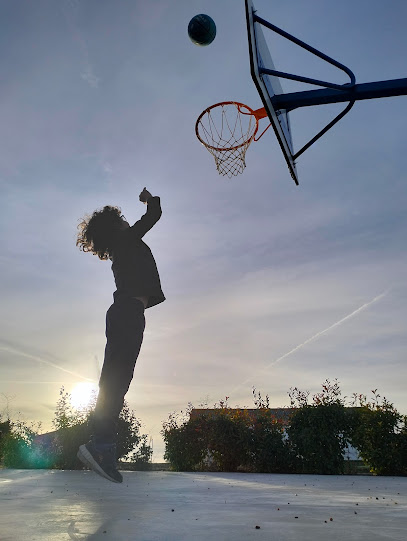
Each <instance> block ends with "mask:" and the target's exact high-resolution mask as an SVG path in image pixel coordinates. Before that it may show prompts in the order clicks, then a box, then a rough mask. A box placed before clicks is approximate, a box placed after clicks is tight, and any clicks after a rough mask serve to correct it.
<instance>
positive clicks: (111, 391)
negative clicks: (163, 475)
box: [76, 188, 165, 483]
mask: <svg viewBox="0 0 407 541" xmlns="http://www.w3.org/2000/svg"><path fill="white" fill-rule="evenodd" d="M139 199H140V201H141V202H143V203H145V204H147V211H146V213H145V214H144V216H142V218H141V219H140V220H139V221H137V222H136V223H135V224H134V225H133V226H131V227H130V225H129V223H128V222H127V221H126V220H125V218H124V216H123V215H122V213H121V209H120V208H119V207H112V206H105V207H104V208H103V209H101V210H96V211H95V212H94V213H93V214H92V216H91V217H88V218H85V219H84V220H83V221H82V222H81V223H80V224H79V225H78V229H79V233H78V237H77V241H76V244H77V246H79V249H80V250H82V251H83V252H91V253H92V254H94V255H97V256H98V257H99V259H102V260H107V259H110V260H111V261H112V271H113V275H114V279H115V283H116V291H115V292H114V294H113V298H114V302H113V304H112V305H111V307H110V308H109V309H108V311H107V314H106V348H105V358H104V363H103V368H102V373H101V376H100V380H99V395H98V398H97V402H96V407H95V411H94V417H93V436H92V438H91V440H90V441H89V443H86V444H84V445H81V446H80V447H79V451H78V458H79V459H80V460H81V461H82V462H83V463H84V464H85V465H86V466H88V467H90V468H91V469H92V470H93V471H95V472H96V473H98V474H99V475H101V476H102V477H105V478H106V479H108V480H109V481H113V482H115V483H121V482H122V481H123V478H122V475H121V474H120V472H119V471H118V470H117V465H116V439H117V420H118V418H119V414H120V411H121V409H122V407H123V402H124V397H125V394H126V393H127V391H128V389H129V386H130V382H131V380H132V378H133V372H134V367H135V364H136V360H137V357H138V355H139V352H140V348H141V344H142V341H143V333H144V327H145V319H144V310H145V309H146V308H150V307H151V306H155V305H156V304H159V303H160V302H163V301H164V300H165V297H164V294H163V292H162V289H161V283H160V277H159V274H158V270H157V266H156V263H155V260H154V257H153V254H152V253H151V250H150V248H149V247H148V246H147V244H145V243H144V242H143V241H142V240H141V239H142V238H143V237H144V235H145V234H146V233H147V231H149V230H150V229H151V228H152V227H153V225H154V224H155V223H156V222H157V221H158V220H159V219H160V217H161V206H160V198H159V197H153V196H152V195H151V193H150V192H149V191H147V190H146V188H144V189H143V191H142V192H141V193H140V196H139Z"/></svg>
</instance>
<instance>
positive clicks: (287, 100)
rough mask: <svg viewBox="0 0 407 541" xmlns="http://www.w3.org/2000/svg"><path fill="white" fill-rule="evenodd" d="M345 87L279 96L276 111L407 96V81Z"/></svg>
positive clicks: (276, 98)
mask: <svg viewBox="0 0 407 541" xmlns="http://www.w3.org/2000/svg"><path fill="white" fill-rule="evenodd" d="M346 86H347V85H343V90H334V89H330V88H322V89H320V90H305V91H303V92H291V93H288V94H279V95H275V96H273V97H272V98H271V102H272V104H273V107H274V109H275V110H281V109H285V110H286V111H292V110H293V109H297V108H298V107H309V106H312V105H323V104H328V103H339V102H345V101H358V100H369V99H374V98H389V97H391V96H405V95H407V79H392V80H390V81H376V82H373V83H362V84H355V85H353V86H350V87H349V89H347V88H346Z"/></svg>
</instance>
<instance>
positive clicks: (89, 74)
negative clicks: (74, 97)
mask: <svg viewBox="0 0 407 541" xmlns="http://www.w3.org/2000/svg"><path fill="white" fill-rule="evenodd" d="M81 77H82V79H83V80H84V81H86V82H87V83H88V84H89V85H90V86H91V87H92V88H99V83H100V78H99V77H97V76H96V75H95V74H94V72H93V68H92V66H91V65H90V64H88V65H87V66H86V68H85V70H84V71H83V72H82V73H81Z"/></svg>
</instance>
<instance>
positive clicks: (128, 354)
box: [93, 297, 145, 443]
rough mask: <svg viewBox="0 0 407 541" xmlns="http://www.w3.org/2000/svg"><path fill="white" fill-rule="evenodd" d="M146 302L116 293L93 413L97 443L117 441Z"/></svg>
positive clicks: (136, 353) (141, 340)
mask: <svg viewBox="0 0 407 541" xmlns="http://www.w3.org/2000/svg"><path fill="white" fill-rule="evenodd" d="M144 328H145V319H144V305H143V303H142V302H141V301H139V300H137V299H134V298H133V299H132V298H129V297H117V298H115V301H114V303H113V304H112V306H111V307H110V308H109V310H108V311H107V314H106V338H107V342H106V349H105V359H104V363H103V368H102V373H101V376H100V380H99V395H98V399H97V402H96V408H95V413H94V423H93V425H94V426H93V434H94V437H95V440H96V443H114V442H115V441H116V438H117V420H118V418H119V414H120V411H121V409H122V407H123V402H124V396H125V394H126V393H127V391H128V389H129V386H130V382H131V380H132V379H133V372H134V367H135V365H136V361H137V357H138V355H139V352H140V348H141V344H142V342H143V333H144Z"/></svg>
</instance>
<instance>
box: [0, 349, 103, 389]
mask: <svg viewBox="0 0 407 541" xmlns="http://www.w3.org/2000/svg"><path fill="white" fill-rule="evenodd" d="M0 350H3V351H7V352H8V353H13V354H14V355H20V356H21V357H26V358H27V359H31V360H32V361H37V362H38V363H41V364H46V365H48V366H52V368H56V369H57V370H62V372H66V373H67V374H70V375H71V376H75V377H76V378H80V379H84V380H86V381H92V382H94V380H93V379H91V378H86V377H85V376H82V375H81V374H78V373H76V372H72V370H67V369H66V368H63V367H62V366H59V365H58V364H55V363H53V362H51V361H47V360H45V359H44V358H42V357H38V356H37V355H31V353H26V352H25V351H21V350H20V349H17V348H14V347H12V346H8V345H4V343H3V344H1V343H0Z"/></svg>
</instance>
